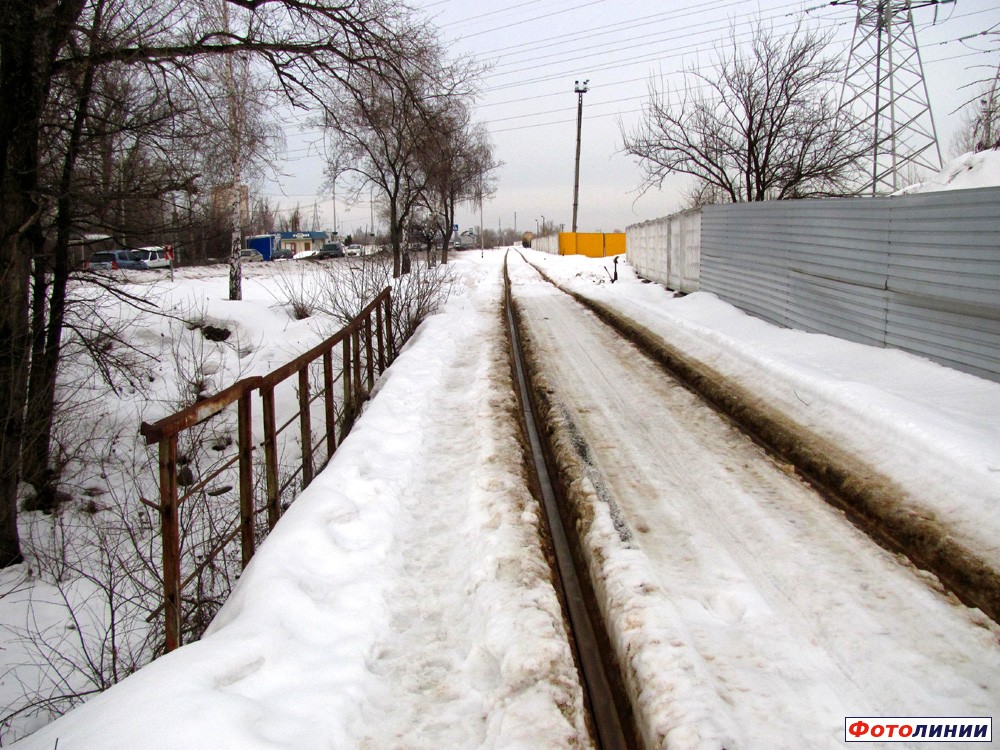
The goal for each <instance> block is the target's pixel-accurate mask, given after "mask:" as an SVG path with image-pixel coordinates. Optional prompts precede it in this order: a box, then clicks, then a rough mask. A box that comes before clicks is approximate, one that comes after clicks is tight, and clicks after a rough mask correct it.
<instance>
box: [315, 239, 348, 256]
mask: <svg viewBox="0 0 1000 750" xmlns="http://www.w3.org/2000/svg"><path fill="white" fill-rule="evenodd" d="M316 257H317V258H343V257H344V246H343V245H341V244H340V243H339V242H327V243H326V244H325V245H323V247H321V248H320V249H319V252H317V253H316Z"/></svg>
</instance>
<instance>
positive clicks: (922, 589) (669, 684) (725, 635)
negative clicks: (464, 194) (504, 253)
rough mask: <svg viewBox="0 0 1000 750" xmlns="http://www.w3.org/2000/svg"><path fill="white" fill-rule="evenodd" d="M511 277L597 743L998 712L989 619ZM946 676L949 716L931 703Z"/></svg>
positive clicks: (550, 292)
mask: <svg viewBox="0 0 1000 750" xmlns="http://www.w3.org/2000/svg"><path fill="white" fill-rule="evenodd" d="M508 264H509V267H507V268H505V279H506V289H507V293H506V308H507V312H506V314H507V320H508V326H509V329H510V335H511V341H512V342H513V344H514V347H513V348H514V350H515V354H514V360H515V364H514V367H515V373H516V374H517V379H518V381H519V383H520V387H521V392H522V395H521V399H522V403H523V405H524V407H525V421H526V423H527V424H528V425H529V428H528V435H529V442H531V444H532V452H533V454H534V455H535V456H536V458H535V459H534V460H535V463H536V465H537V466H538V472H539V475H540V476H541V480H540V484H541V486H542V487H543V491H542V495H543V496H547V497H545V506H546V511H547V514H548V516H549V525H550V527H551V529H552V543H553V547H554V548H556V554H555V557H556V558H557V560H558V561H559V564H558V567H559V570H560V578H561V579H562V586H563V589H564V600H565V601H566V603H567V611H568V619H569V621H570V623H571V624H572V629H573V631H574V637H575V639H576V648H577V653H578V657H579V664H580V669H581V673H582V675H583V680H584V682H585V686H586V691H587V694H588V697H589V701H590V706H591V708H592V709H593V717H594V718H593V721H594V726H595V734H596V735H597V737H598V741H599V743H600V745H601V747H604V748H612V747H667V746H670V747H698V748H703V747H704V748H708V747H719V748H722V747H762V746H773V747H792V746H809V747H824V746H830V747H833V746H836V745H839V743H840V742H842V741H843V729H842V722H843V720H844V717H846V716H848V715H851V714H852V713H858V712H859V711H858V709H859V708H861V707H864V710H865V711H867V712H868V713H869V714H870V715H876V716H877V715H946V714H947V713H948V711H949V710H952V711H958V712H959V713H965V714H966V715H971V714H970V713H969V711H970V710H972V709H973V707H975V706H978V707H979V710H982V711H985V712H986V713H992V710H990V709H992V708H996V707H997V706H1000V693H998V688H997V687H995V686H993V685H992V683H993V682H995V681H994V680H992V679H990V678H988V677H987V676H986V675H987V674H988V670H989V669H991V668H992V669H996V668H1000V648H998V639H997V634H996V628H995V627H994V626H993V624H992V623H989V622H988V621H986V620H985V618H983V617H982V616H981V615H978V614H977V613H975V612H974V611H970V610H967V609H966V608H965V607H963V606H961V605H959V604H958V603H957V602H955V601H954V600H953V599H951V598H949V596H948V595H947V594H946V593H945V592H943V591H942V590H941V588H940V586H938V585H937V584H936V582H934V581H930V582H929V581H928V580H927V577H926V576H923V575H921V574H919V573H918V572H916V571H915V570H914V569H913V568H912V567H911V566H909V565H908V564H906V563H903V562H901V561H900V560H899V559H898V558H897V557H896V556H894V555H892V554H889V553H887V552H886V551H885V550H883V549H880V548H879V547H878V546H876V545H875V544H873V543H872V542H871V540H870V539H868V537H867V536H866V535H865V534H863V533H861V532H859V531H858V529H857V528H855V527H854V526H852V525H851V524H850V523H849V522H848V521H846V520H845V519H844V517H843V515H842V514H841V513H839V512H838V511H836V510H834V509H833V508H831V506H830V505H829V504H828V503H827V502H826V501H825V500H824V499H823V498H821V497H820V496H819V495H818V494H817V492H816V490H815V488H813V487H810V486H809V485H808V484H807V483H806V482H804V481H803V480H802V478H801V477H800V476H799V474H798V473H797V472H796V470H795V469H794V468H793V467H792V466H791V465H790V464H788V463H786V462H785V461H784V460H775V459H774V458H772V457H771V456H769V455H768V454H767V453H766V452H765V451H764V450H762V449H761V445H760V442H761V441H760V438H759V436H757V435H754V436H753V437H754V439H751V438H750V437H748V436H747V435H745V434H742V433H740V432H739V431H738V430H737V429H735V427H734V426H733V424H732V423H731V422H730V421H729V420H728V419H725V418H722V417H720V415H719V405H718V404H713V405H709V404H706V403H705V402H704V401H702V400H701V399H699V398H697V397H695V396H693V395H692V394H691V392H690V391H689V390H688V388H687V387H686V386H685V385H682V384H681V383H680V382H679V381H677V380H676V379H675V378H672V377H671V376H669V375H667V374H666V373H665V372H664V370H663V367H662V363H660V362H658V361H656V360H657V357H656V356H655V353H654V356H653V357H652V358H650V357H649V355H648V354H647V353H644V352H641V351H639V350H638V349H636V348H635V347H634V346H633V345H632V344H630V343H629V342H627V341H625V340H623V338H622V336H621V335H620V334H618V333H614V332H612V331H611V329H609V328H608V326H607V325H606V324H605V323H602V322H600V321H599V320H598V319H597V318H596V317H595V316H594V315H593V314H592V313H591V312H589V311H586V310H584V309H583V308H582V307H581V306H580V305H579V304H578V303H577V302H576V301H574V300H572V299H571V298H570V297H568V296H567V295H566V294H564V293H562V292H560V291H557V290H556V289H555V288H554V287H553V286H552V285H550V284H549V283H548V282H547V281H545V280H544V279H542V278H541V277H540V275H539V274H538V272H537V271H536V270H532V268H531V267H529V266H528V264H527V263H526V262H524V261H523V259H520V258H517V257H509V258H508ZM755 440H756V442H755ZM546 485H548V488H547V489H545V486H546ZM560 537H563V538H564V539H560ZM559 548H563V551H560V550H559ZM573 579H579V587H578V588H576V587H575V585H574V583H573ZM807 580H808V582H807ZM929 644H933V645H929ZM859 655H860V656H861V658H860V659H859ZM908 660H909V662H911V663H907V664H906V671H905V672H900V670H899V665H900V664H902V663H906V662H907V661H908ZM987 665H992V666H987ZM983 669H986V670H987V671H986V672H984V671H982V670H983ZM941 679H944V681H945V682H948V683H949V684H952V685H953V686H954V688H955V689H954V691H953V692H952V693H951V694H949V697H948V698H947V699H943V698H936V697H935V695H934V694H933V691H928V689H927V685H928V684H932V683H933V682H934V681H935V680H941ZM949 701H950V705H949V706H944V705H942V703H949ZM611 708H613V709H614V710H613V711H611V710H610V709H611ZM954 715H958V714H954ZM838 731H839V736H838Z"/></svg>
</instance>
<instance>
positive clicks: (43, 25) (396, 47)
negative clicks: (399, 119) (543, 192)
mask: <svg viewBox="0 0 1000 750" xmlns="http://www.w3.org/2000/svg"><path fill="white" fill-rule="evenodd" d="M220 2H223V3H225V7H226V9H227V12H226V13H225V14H224V15H225V16H227V19H226V21H228V22H224V21H223V18H222V15H223V14H220V12H219V10H220ZM2 5H3V12H2V14H0V101H4V102H5V103H6V105H5V106H4V107H2V108H0V148H2V150H3V160H2V162H0V191H2V193H0V206H2V207H0V394H2V395H0V399H2V405H0V565H9V564H13V563H16V562H18V561H20V559H21V550H20V545H19V540H18V534H17V512H18V497H19V494H18V485H19V481H20V480H21V479H22V478H23V479H26V480H30V482H31V484H32V485H34V487H35V490H36V492H35V495H34V498H35V501H36V504H37V506H38V507H44V506H45V505H46V503H48V502H50V501H51V492H52V490H53V489H54V481H55V478H54V477H53V476H52V475H51V467H50V465H49V460H48V450H49V446H48V444H49V441H50V440H51V427H52V411H53V406H54V403H55V383H56V376H57V372H58V362H59V352H60V348H61V345H62V336H63V329H64V322H65V321H64V315H65V304H66V299H67V296H66V290H67V285H68V284H70V283H71V282H72V274H73V268H72V264H71V260H70V248H71V242H72V238H73V237H74V236H78V235H81V234H84V233H88V232H100V233H106V234H110V235H113V236H115V237H117V238H120V239H121V241H122V242H126V241H128V242H130V243H131V242H132V237H131V235H134V234H136V233H139V235H141V236H144V237H150V238H152V237H155V236H157V235H158V234H159V235H160V236H162V234H163V233H165V232H168V231H173V230H176V229H177V228H178V227H179V226H181V225H182V224H183V223H184V222H185V221H190V219H191V216H192V213H193V208H192V207H193V205H194V204H195V202H197V201H203V197H204V193H205V191H206V188H207V187H208V186H210V185H213V184H216V185H219V184H224V183H225V181H226V180H225V177H226V176H225V175H222V174H221V173H222V171H223V167H221V166H220V162H222V161H224V155H228V157H229V167H230V171H232V164H233V161H234V160H236V159H238V161H239V168H240V170H241V171H242V170H247V171H249V170H252V168H253V166H254V162H255V160H256V159H257V157H261V156H264V157H266V154H267V152H268V151H269V149H270V148H271V147H272V146H273V145H274V142H275V139H274V137H273V136H274V134H273V132H272V131H271V130H270V129H269V127H270V126H269V124H268V122H267V120H266V118H265V117H262V116H261V113H262V112H264V111H266V109H267V105H268V104H269V103H271V102H275V101H277V100H283V101H285V102H287V103H289V104H291V105H294V106H299V107H310V108H315V109H317V110H321V111H327V112H332V111H336V110H338V109H340V107H339V105H338V104H337V102H341V101H347V102H348V103H350V102H355V101H357V99H358V96H359V95H360V94H361V92H366V91H369V90H370V87H371V85H372V82H373V81H376V82H377V81H382V80H384V81H390V80H391V81H393V82H394V84H393V85H396V86H398V87H401V89H402V90H407V89H408V88H409V86H410V84H409V81H411V80H412V76H413V75H414V69H417V70H419V68H420V66H421V65H422V64H423V63H422V61H424V60H427V57H426V54H425V49H427V48H428V47H433V45H434V40H433V37H432V32H430V31H428V30H427V28H426V27H425V26H424V25H423V24H421V23H417V22H416V20H415V18H414V16H413V15H412V12H411V11H410V10H409V9H408V8H407V7H406V6H405V5H402V4H400V3H397V2H389V1H388V0H348V1H347V2H341V3H333V2H329V0H169V2H168V1H167V0H3V3H2ZM227 59H228V60H232V61H233V62H234V64H233V65H229V64H227V63H224V62H220V61H225V60H227ZM237 61H238V64H237ZM220 65H222V66H223V69H225V70H230V71H234V70H235V71H237V73H236V74H235V75H233V76H231V77H230V85H229V86H228V88H227V87H226V86H225V85H222V86H221V89H222V90H221V91H220V83H222V84H224V80H223V79H220V76H219V74H218V72H219V69H220ZM428 75H436V73H435V72H434V71H432V70H429V71H428ZM237 78H238V80H237ZM251 79H252V80H251ZM237 84H239V85H237ZM12 103H16V105H15V106H10V105H11V104H12ZM234 112H235V113H236V114H235V115H234ZM220 118H221V119H223V120H225V122H220ZM229 125H233V127H229ZM234 128H236V129H237V130H238V132H236V133H234ZM237 136H238V138H239V145H240V147H241V148H242V149H243V150H241V151H239V153H238V154H237V156H236V157H234V156H233V153H234V144H233V141H234V138H236V137H237ZM242 173H243V174H245V173H246V172H245V171H243V172H242ZM229 180H230V182H231V181H232V177H231V176H230V177H229Z"/></svg>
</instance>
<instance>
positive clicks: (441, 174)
mask: <svg viewBox="0 0 1000 750" xmlns="http://www.w3.org/2000/svg"><path fill="white" fill-rule="evenodd" d="M421 158H422V161H423V164H424V167H423V169H424V171H425V173H426V175H427V182H426V189H425V192H424V205H425V207H426V208H427V211H428V213H429V217H430V219H431V220H432V221H433V222H434V229H435V232H436V234H437V236H438V238H439V240H440V243H441V262H442V263H447V262H448V248H449V246H450V244H451V234H452V228H453V227H454V222H455V211H456V208H457V206H458V204H459V203H462V202H464V201H473V200H475V199H476V197H477V196H478V195H479V193H480V189H481V188H482V192H484V193H485V194H486V195H489V194H490V193H491V192H492V190H493V183H492V179H491V177H492V175H493V173H494V172H495V171H496V169H497V168H498V167H499V166H500V163H499V162H497V161H496V160H495V159H494V156H493V146H492V144H491V143H490V139H489V134H488V133H487V132H486V129H485V128H483V127H482V126H480V125H474V124H473V123H472V122H471V120H470V116H469V109H468V106H467V105H466V104H465V103H464V102H456V103H455V105H453V106H449V107H447V108H446V109H445V110H444V111H442V112H441V113H439V114H438V115H437V116H436V117H435V118H434V120H433V123H432V127H431V138H430V139H429V141H428V144H427V150H426V152H425V153H424V154H423V155H422V157H421Z"/></svg>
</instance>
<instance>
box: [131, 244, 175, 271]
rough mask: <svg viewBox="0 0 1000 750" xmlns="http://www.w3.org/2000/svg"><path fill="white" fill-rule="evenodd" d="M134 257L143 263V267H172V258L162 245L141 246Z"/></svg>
mask: <svg viewBox="0 0 1000 750" xmlns="http://www.w3.org/2000/svg"><path fill="white" fill-rule="evenodd" d="M132 257H133V258H135V259H136V260H137V261H139V262H140V263H142V266H141V268H170V258H169V257H167V251H166V250H164V249H163V248H162V247H140V248H139V249H138V250H133V251H132Z"/></svg>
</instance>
